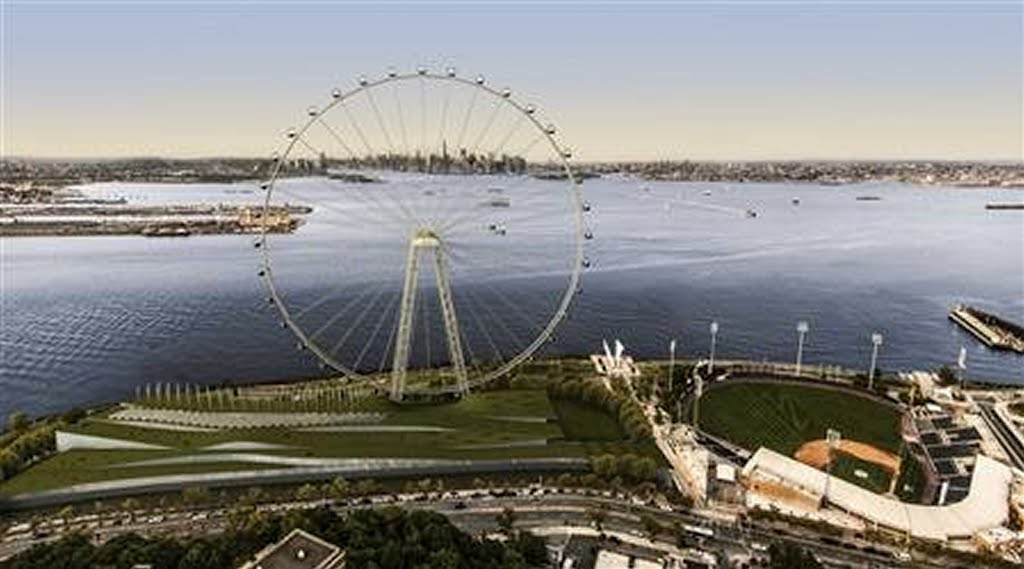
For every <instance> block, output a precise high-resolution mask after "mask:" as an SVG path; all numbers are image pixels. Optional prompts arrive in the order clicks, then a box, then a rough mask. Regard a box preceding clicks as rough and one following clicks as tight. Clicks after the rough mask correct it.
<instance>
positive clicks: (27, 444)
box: [0, 412, 65, 481]
mask: <svg viewBox="0 0 1024 569" xmlns="http://www.w3.org/2000/svg"><path fill="white" fill-rule="evenodd" d="M64 424H65V420H64V418H55V419H50V420H43V421H38V422H36V423H33V422H31V421H30V420H29V418H28V416H27V415H25V414H24V413H21V412H14V413H11V415H10V416H9V417H8V419H7V429H6V430H5V431H4V433H3V435H2V436H0V481H2V480H7V479H9V478H11V477H13V476H14V475H15V474H17V473H19V472H21V471H22V470H24V469H25V468H27V467H28V466H30V465H32V464H34V463H35V462H37V461H38V460H40V459H42V458H45V457H47V456H49V455H50V454H52V453H53V452H54V451H55V450H57V434H56V433H57V429H59V428H60V427H61V426H62V425H64Z"/></svg>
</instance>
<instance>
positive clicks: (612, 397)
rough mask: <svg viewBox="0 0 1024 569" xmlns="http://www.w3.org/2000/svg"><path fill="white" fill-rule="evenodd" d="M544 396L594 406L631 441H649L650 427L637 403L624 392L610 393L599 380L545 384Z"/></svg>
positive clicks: (590, 379) (589, 379)
mask: <svg viewBox="0 0 1024 569" xmlns="http://www.w3.org/2000/svg"><path fill="white" fill-rule="evenodd" d="M547 389H548V397H550V398H552V399H569V400H572V401H579V402H581V403H584V404H586V405H590V406H593V407H597V408H599V409H601V410H604V411H605V412H606V413H608V414H610V415H611V416H612V417H615V419H616V420H617V421H618V423H619V427H620V428H621V429H622V431H623V432H624V433H625V434H626V436H628V437H629V438H631V439H633V440H645V439H650V438H651V436H652V433H651V424H650V423H649V422H648V420H647V416H646V415H644V411H643V409H642V408H641V407H640V404H639V403H637V401H636V400H635V399H634V398H633V397H632V396H630V395H629V394H628V393H626V392H625V391H624V390H616V391H610V390H609V389H608V388H606V387H605V385H604V383H603V382H602V381H601V380H600V379H596V378H587V379H574V380H569V381H563V382H551V383H549V384H548V387H547Z"/></svg>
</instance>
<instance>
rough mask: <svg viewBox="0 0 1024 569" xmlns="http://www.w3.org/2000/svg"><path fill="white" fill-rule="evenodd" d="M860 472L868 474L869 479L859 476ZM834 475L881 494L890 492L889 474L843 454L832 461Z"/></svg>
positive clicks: (882, 469)
mask: <svg viewBox="0 0 1024 569" xmlns="http://www.w3.org/2000/svg"><path fill="white" fill-rule="evenodd" d="M858 470H859V471H861V472H863V473H865V474H867V478H861V477H860V476H857V474H856V472H857V471H858ZM832 474H834V475H836V476H837V477H839V478H842V479H843V480H846V481H848V482H853V483H854V484H856V485H858V486H861V487H864V488H867V489H868V490H871V491H872V492H878V493H879V494H884V493H885V492H888V491H889V484H890V481H891V479H892V477H891V476H890V475H889V472H888V471H887V470H885V469H884V468H882V467H880V466H878V465H877V464H875V463H873V462H868V461H866V460H860V459H859V458H857V457H854V456H850V455H848V454H843V453H837V454H836V455H835V458H833V459H832Z"/></svg>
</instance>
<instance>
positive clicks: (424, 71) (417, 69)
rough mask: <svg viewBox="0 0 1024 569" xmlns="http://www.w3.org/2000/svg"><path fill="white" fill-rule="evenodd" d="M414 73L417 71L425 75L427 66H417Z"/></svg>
mask: <svg viewBox="0 0 1024 569" xmlns="http://www.w3.org/2000/svg"><path fill="white" fill-rule="evenodd" d="M416 73H419V74H420V75H426V74H427V68H426V67H425V66H423V65H420V66H419V67H417V68H416Z"/></svg>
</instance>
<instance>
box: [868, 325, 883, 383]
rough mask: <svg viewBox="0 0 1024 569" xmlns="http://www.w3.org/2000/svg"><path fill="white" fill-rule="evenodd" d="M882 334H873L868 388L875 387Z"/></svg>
mask: <svg viewBox="0 0 1024 569" xmlns="http://www.w3.org/2000/svg"><path fill="white" fill-rule="evenodd" d="M882 339H883V338H882V334H880V333H878V332H873V333H872V334H871V368H870V369H869V370H868V389H869V390H870V389H874V388H875V366H876V365H877V364H878V347H879V346H881V345H882Z"/></svg>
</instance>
